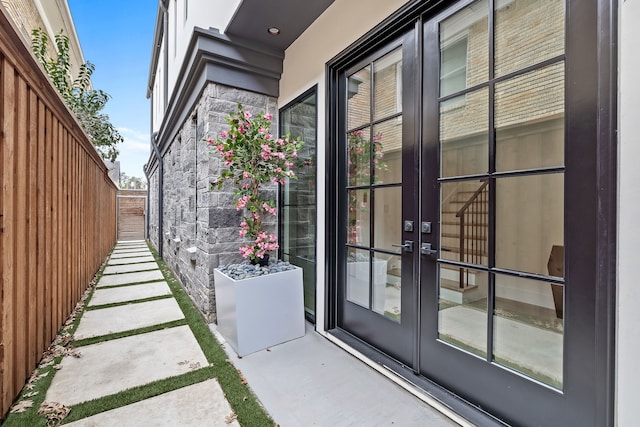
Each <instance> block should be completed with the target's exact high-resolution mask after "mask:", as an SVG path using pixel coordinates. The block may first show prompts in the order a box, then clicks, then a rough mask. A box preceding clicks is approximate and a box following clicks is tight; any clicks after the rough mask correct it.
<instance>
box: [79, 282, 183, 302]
mask: <svg viewBox="0 0 640 427" xmlns="http://www.w3.org/2000/svg"><path fill="white" fill-rule="evenodd" d="M161 295H171V289H169V285H167V282H151V283H145V284H142V285H131V286H121V287H118V288H107V289H96V290H95V291H94V292H93V296H92V297H91V301H89V307H92V306H96V305H103V304H113V303H117V302H125V301H133V300H137V299H144V298H151V297H158V296H161Z"/></svg>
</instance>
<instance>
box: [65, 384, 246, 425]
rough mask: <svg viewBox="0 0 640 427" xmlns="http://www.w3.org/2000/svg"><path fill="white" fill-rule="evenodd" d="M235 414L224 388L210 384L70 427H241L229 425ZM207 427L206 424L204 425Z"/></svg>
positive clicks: (103, 413)
mask: <svg viewBox="0 0 640 427" xmlns="http://www.w3.org/2000/svg"><path fill="white" fill-rule="evenodd" d="M232 412H233V410H232V409H231V406H229V403H228V402H227V401H226V399H225V398H224V394H223V392H222V389H221V388H220V384H218V381H216V380H207V381H204V382H201V383H198V384H194V385H191V386H188V387H184V388H180V389H178V390H174V391H170V392H168V393H165V394H161V395H160V396H156V397H152V398H151V399H147V400H143V401H141V402H136V403H133V404H131V405H127V406H123V407H120V408H117V409H113V410H111V411H107V412H102V413H100V414H97V415H94V416H92V417H88V418H85V419H82V420H79V421H75V422H73V423H69V424H67V426H69V427H103V426H131V425H134V423H135V425H149V426H154V427H165V426H166V427H175V426H180V427H201V426H203V425H207V426H210V427H227V426H232V427H240V424H238V421H236V420H234V421H232V422H231V423H227V422H226V421H225V418H226V417H227V416H229V415H231V413H232ZM203 423H204V424H203Z"/></svg>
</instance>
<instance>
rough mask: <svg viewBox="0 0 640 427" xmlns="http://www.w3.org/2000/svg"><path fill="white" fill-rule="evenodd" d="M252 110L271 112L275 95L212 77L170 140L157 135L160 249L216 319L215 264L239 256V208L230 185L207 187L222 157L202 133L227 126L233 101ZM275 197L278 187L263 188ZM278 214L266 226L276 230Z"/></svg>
mask: <svg viewBox="0 0 640 427" xmlns="http://www.w3.org/2000/svg"><path fill="white" fill-rule="evenodd" d="M238 102H240V103H242V104H243V106H244V107H245V109H247V110H249V111H251V112H252V113H254V114H256V113H258V112H261V111H264V112H266V113H271V114H273V116H274V120H273V125H272V132H274V133H275V132H276V131H277V129H276V125H277V120H276V119H275V117H276V116H277V113H278V110H277V103H276V99H275V98H272V97H268V96H265V95H260V94H256V93H252V92H248V91H244V90H240V89H235V88H230V87H228V86H224V85H219V84H215V83H208V84H207V86H206V87H205V89H204V90H203V92H202V95H201V96H200V98H199V99H198V100H197V101H196V104H195V107H194V109H193V110H192V111H191V112H190V114H188V115H187V117H188V118H187V120H186V121H185V122H184V123H183V124H182V125H181V127H180V130H179V131H178V132H177V134H176V137H175V138H174V139H173V140H172V141H167V142H164V141H159V142H160V145H161V146H165V144H166V150H164V152H165V154H164V204H163V206H164V208H163V210H164V215H163V216H164V218H163V227H164V236H162V238H163V239H164V250H163V252H164V253H163V257H164V260H165V262H166V263H167V265H168V266H169V267H170V268H171V269H172V270H173V272H174V273H175V275H176V277H177V278H178V279H179V280H180V282H181V283H182V285H183V286H184V288H185V289H186V291H187V292H188V293H189V295H190V296H191V298H192V299H193V301H194V302H195V304H196V305H197V307H198V308H199V309H200V311H201V312H202V313H203V315H204V316H205V318H206V319H207V320H208V321H210V322H213V321H215V320H216V308H215V291H214V278H213V270H214V269H215V268H216V267H218V266H219V265H222V264H229V263H233V262H238V261H241V260H242V257H241V256H240V255H239V253H238V248H239V247H240V245H241V243H242V242H243V241H244V240H243V239H241V238H240V237H239V234H238V232H239V230H240V227H239V224H240V222H241V220H242V212H240V211H237V210H236V209H235V199H234V198H233V188H232V186H231V185H225V187H224V188H223V189H221V190H210V189H209V187H210V183H211V181H212V180H213V179H214V178H216V177H217V176H219V174H220V172H221V167H222V162H221V161H220V157H219V155H218V154H217V153H216V154H214V153H212V151H211V150H210V149H209V147H208V145H207V143H206V142H205V141H206V139H209V138H213V137H215V136H217V135H218V134H219V133H220V132H221V131H222V130H224V129H228V125H227V124H226V122H225V117H226V116H227V115H228V114H229V112H231V111H233V110H235V109H236V106H237V103H238ZM157 179H158V169H157V168H156V169H155V170H154V171H153V172H152V174H151V176H150V188H151V197H150V216H149V217H150V229H149V234H150V239H151V241H152V243H153V245H154V246H155V247H156V248H157V247H158V203H157V196H158V194H157V191H158V190H157V188H158V183H157ZM265 192H266V195H267V196H268V197H269V198H271V199H274V200H275V198H276V194H277V187H276V186H274V185H272V186H270V187H266V188H265ZM276 224H277V218H275V217H271V222H270V223H269V224H268V227H269V229H270V231H271V232H275V231H276V228H277V226H276Z"/></svg>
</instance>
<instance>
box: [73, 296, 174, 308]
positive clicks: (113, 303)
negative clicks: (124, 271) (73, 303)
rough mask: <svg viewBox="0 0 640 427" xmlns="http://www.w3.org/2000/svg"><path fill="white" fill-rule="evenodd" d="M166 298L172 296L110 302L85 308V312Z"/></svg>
mask: <svg viewBox="0 0 640 427" xmlns="http://www.w3.org/2000/svg"><path fill="white" fill-rule="evenodd" d="M167 298H173V295H171V294H165V295H156V296H153V297H147V298H140V299H133V300H129V301H120V302H112V303H109V304H100V305H92V306H88V307H86V308H85V310H87V311H93V310H101V309H103V308H112V307H122V306H125V305H130V304H140V303H143V302H149V301H157V300H161V299H167Z"/></svg>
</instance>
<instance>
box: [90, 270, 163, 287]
mask: <svg viewBox="0 0 640 427" xmlns="http://www.w3.org/2000/svg"><path fill="white" fill-rule="evenodd" d="M152 280H164V276H163V275H162V273H161V272H160V270H152V271H139V272H137V273H123V274H116V275H111V276H102V277H101V278H100V280H99V281H98V284H97V287H98V288H99V287H101V286H115V285H126V284H127V283H139V282H151V281H152Z"/></svg>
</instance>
